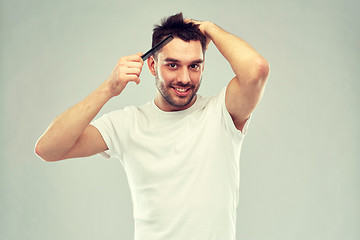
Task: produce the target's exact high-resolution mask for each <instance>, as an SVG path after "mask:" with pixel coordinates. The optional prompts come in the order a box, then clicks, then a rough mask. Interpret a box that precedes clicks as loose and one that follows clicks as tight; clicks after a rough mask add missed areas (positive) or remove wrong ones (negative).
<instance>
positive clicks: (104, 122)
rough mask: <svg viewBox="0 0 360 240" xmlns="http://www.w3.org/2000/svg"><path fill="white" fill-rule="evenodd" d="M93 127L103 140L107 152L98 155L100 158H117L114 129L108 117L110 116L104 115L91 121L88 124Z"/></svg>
mask: <svg viewBox="0 0 360 240" xmlns="http://www.w3.org/2000/svg"><path fill="white" fill-rule="evenodd" d="M90 124H91V125H93V126H94V127H95V128H97V130H98V131H99V132H100V134H101V136H102V138H103V139H104V141H105V143H106V146H107V147H108V150H106V151H104V152H102V153H100V155H101V156H103V157H104V158H113V157H118V154H117V153H116V150H115V144H116V143H115V142H116V140H115V139H116V137H115V132H116V131H115V128H114V124H113V121H112V119H111V117H110V114H105V115H103V116H102V117H100V118H99V119H97V120H95V121H93V122H91V123H90Z"/></svg>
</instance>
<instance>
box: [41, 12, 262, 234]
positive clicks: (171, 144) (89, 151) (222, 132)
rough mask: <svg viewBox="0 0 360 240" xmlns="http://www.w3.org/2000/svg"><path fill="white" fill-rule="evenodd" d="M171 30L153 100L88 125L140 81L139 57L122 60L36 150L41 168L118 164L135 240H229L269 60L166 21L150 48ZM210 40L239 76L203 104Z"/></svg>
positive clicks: (181, 22) (177, 18)
mask: <svg viewBox="0 0 360 240" xmlns="http://www.w3.org/2000/svg"><path fill="white" fill-rule="evenodd" d="M169 33H171V34H172V35H173V36H174V40H172V41H171V42H170V43H168V44H167V45H166V46H164V47H163V48H162V49H161V50H160V51H159V52H158V53H156V54H155V55H153V56H151V57H150V58H149V59H148V67H149V69H150V72H151V73H152V75H154V76H155V79H156V87H157V90H158V91H157V95H156V97H155V99H154V101H151V102H148V103H146V104H144V105H142V106H139V107H134V106H131V107H127V108H125V109H123V110H118V111H114V112H111V113H109V114H106V115H104V116H102V117H101V118H100V119H98V120H96V121H93V119H94V117H95V116H96V114H97V113H98V112H99V110H100V109H101V108H102V106H103V105H104V104H105V103H106V102H107V101H108V100H109V99H111V98H112V97H114V96H117V95H119V94H120V93H121V92H122V91H123V90H124V88H125V87H126V85H127V83H128V82H131V81H132V82H136V83H137V84H138V83H139V82H140V79H139V76H140V73H141V69H142V66H143V61H142V59H141V55H142V53H138V54H136V55H132V56H126V57H122V58H120V60H119V61H118V63H117V65H116V66H115V68H114V70H113V71H112V73H111V74H110V76H109V78H108V79H107V80H106V81H105V82H104V83H102V84H101V85H100V86H99V87H98V88H97V89H96V90H95V91H94V92H92V93H91V94H90V95H89V96H88V97H87V98H85V99H84V100H83V101H81V102H80V103H78V104H77V105H75V106H73V107H72V108H70V109H68V110H67V111H65V112H64V113H62V114H61V115H60V116H59V117H57V118H56V119H55V120H54V122H53V123H52V124H51V125H50V127H49V128H48V129H47V130H46V132H45V133H44V134H43V136H42V137H41V138H40V139H39V140H38V142H37V145H36V148H35V151H36V153H37V154H38V155H39V156H40V157H41V158H43V159H44V160H45V161H58V160H62V159H67V158H75V157H85V156H90V155H93V154H97V153H102V155H104V156H107V157H109V156H110V157H116V158H119V159H120V161H121V162H122V164H123V166H124V168H125V171H126V173H127V177H128V181H129V186H130V190H131V195H132V200H133V206H134V220H135V239H138V240H140V239H141V240H143V239H146V240H153V239H171V240H177V239H179V240H184V239H196V240H199V239H201V240H204V239H219V240H225V239H226V240H230V239H235V238H236V237H235V232H236V208H237V204H238V190H239V158H240V149H241V144H242V140H243V137H244V135H245V132H246V128H247V124H248V121H249V117H250V115H251V113H252V112H253V110H254V108H255V107H256V105H257V104H258V102H259V101H260V98H261V95H262V93H263V90H264V86H265V81H266V79H267V75H268V71H269V70H268V69H269V68H268V63H267V61H266V60H265V59H264V58H263V57H262V56H260V55H259V54H258V53H257V52H256V51H255V50H254V49H253V48H252V47H251V46H250V45H249V44H248V43H246V42H245V41H243V40H242V39H240V38H238V37H236V36H234V35H232V34H230V33H228V32H226V31H224V30H223V29H221V28H220V27H218V26H217V25H215V24H213V23H211V22H202V21H196V20H189V19H183V16H182V14H181V13H180V14H176V15H174V16H171V17H169V18H167V19H166V20H164V21H163V22H162V24H161V25H158V26H156V27H155V29H154V33H153V43H152V44H153V46H154V45H156V44H157V43H158V42H160V41H161V40H162V39H164V37H166V36H167V35H168V34H169ZM210 41H212V42H213V43H214V44H215V46H216V47H217V48H218V50H219V51H220V52H221V54H222V55H223V56H224V57H225V58H226V59H227V60H228V62H229V63H230V65H231V67H232V69H233V71H234V73H235V77H234V78H233V79H232V80H231V81H230V82H229V83H228V85H227V87H226V88H224V89H223V90H221V91H220V92H219V94H217V95H215V96H213V97H202V96H199V95H197V91H198V89H199V86H200V82H201V79H202V73H203V70H204V55H205V50H206V48H207V45H208V44H209V42H210ZM212 81H221V79H212ZM92 121H93V122H92Z"/></svg>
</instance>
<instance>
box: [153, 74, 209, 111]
mask: <svg viewBox="0 0 360 240" xmlns="http://www.w3.org/2000/svg"><path fill="white" fill-rule="evenodd" d="M155 72H156V74H155V80H156V87H157V89H158V91H159V92H160V94H161V96H162V97H163V98H164V99H165V100H166V102H167V103H169V104H170V105H171V106H173V107H177V108H182V107H185V106H187V105H188V104H189V103H191V101H192V100H193V99H194V97H195V96H196V94H197V92H198V90H199V88H200V84H201V80H202V77H201V78H200V81H199V84H198V85H197V86H196V85H193V84H190V83H187V84H183V83H182V82H178V81H172V82H170V83H168V84H165V83H164V81H161V80H160V78H159V74H158V72H157V71H155ZM174 87H181V88H189V90H188V91H191V93H190V94H189V95H188V96H186V97H180V96H177V95H175V94H173V90H172V88H174Z"/></svg>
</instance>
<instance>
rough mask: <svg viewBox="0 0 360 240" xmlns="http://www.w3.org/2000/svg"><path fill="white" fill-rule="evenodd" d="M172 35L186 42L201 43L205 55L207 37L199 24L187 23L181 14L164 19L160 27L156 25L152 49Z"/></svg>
mask: <svg viewBox="0 0 360 240" xmlns="http://www.w3.org/2000/svg"><path fill="white" fill-rule="evenodd" d="M170 33H171V34H172V35H173V36H174V37H178V38H180V39H181V40H183V41H185V42H189V41H190V40H195V41H200V43H201V47H202V51H203V53H204V54H205V50H206V37H205V36H204V34H202V33H201V32H200V29H199V28H198V25H197V24H194V23H191V22H190V23H185V22H184V18H183V14H182V13H181V12H180V13H178V14H175V15H173V16H170V17H168V18H164V19H162V21H161V24H160V25H155V27H154V30H153V35H152V47H154V46H155V45H156V44H158V43H159V42H160V41H161V40H163V39H164V38H165V37H166V36H167V35H169V34H170Z"/></svg>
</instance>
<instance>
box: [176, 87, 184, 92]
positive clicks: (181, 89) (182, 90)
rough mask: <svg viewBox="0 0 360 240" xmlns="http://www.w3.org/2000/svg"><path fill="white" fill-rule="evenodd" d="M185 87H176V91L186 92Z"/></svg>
mask: <svg viewBox="0 0 360 240" xmlns="http://www.w3.org/2000/svg"><path fill="white" fill-rule="evenodd" d="M186 90H187V89H185V88H176V91H179V92H186Z"/></svg>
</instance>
